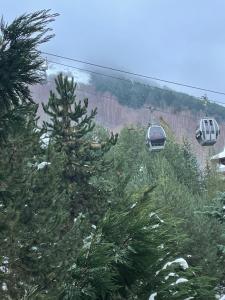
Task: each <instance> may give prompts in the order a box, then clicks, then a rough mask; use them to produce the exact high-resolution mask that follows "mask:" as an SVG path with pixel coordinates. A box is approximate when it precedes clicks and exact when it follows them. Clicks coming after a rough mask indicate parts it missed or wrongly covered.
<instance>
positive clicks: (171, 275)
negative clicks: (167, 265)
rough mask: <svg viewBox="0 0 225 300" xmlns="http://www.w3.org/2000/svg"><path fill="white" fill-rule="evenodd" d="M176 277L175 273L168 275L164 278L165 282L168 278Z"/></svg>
mask: <svg viewBox="0 0 225 300" xmlns="http://www.w3.org/2000/svg"><path fill="white" fill-rule="evenodd" d="M177 276H178V275H177V274H176V273H169V274H168V275H167V276H166V277H165V280H167V279H168V278H169V277H177Z"/></svg>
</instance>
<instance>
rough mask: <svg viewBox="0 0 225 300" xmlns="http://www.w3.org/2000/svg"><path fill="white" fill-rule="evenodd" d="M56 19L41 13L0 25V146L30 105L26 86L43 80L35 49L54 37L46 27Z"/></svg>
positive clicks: (29, 95) (47, 11) (2, 22)
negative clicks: (28, 104)
mask: <svg viewBox="0 0 225 300" xmlns="http://www.w3.org/2000/svg"><path fill="white" fill-rule="evenodd" d="M56 16H57V14H50V13H49V10H42V11H38V12H35V13H31V14H24V15H22V16H20V17H18V18H17V19H15V20H14V21H13V22H12V23H11V24H9V25H7V24H6V23H5V22H4V21H3V19H2V21H1V23H0V107H1V111H0V143H1V141H2V139H3V138H5V136H6V135H7V134H8V133H9V130H10V129H11V131H12V130H14V129H15V128H16V126H15V124H18V122H19V121H20V119H21V117H22V116H23V115H24V113H26V110H27V105H26V104H27V103H32V102H33V100H32V98H31V94H30V90H29V86H30V85H33V84H36V83H41V82H42V81H43V79H44V69H43V62H44V60H43V58H42V57H41V56H40V51H39V50H38V46H39V45H41V44H42V43H45V42H47V41H49V40H50V39H51V38H52V37H53V35H52V34H48V32H49V31H50V28H48V27H47V26H48V24H49V23H51V22H52V21H54V19H55V17H56Z"/></svg>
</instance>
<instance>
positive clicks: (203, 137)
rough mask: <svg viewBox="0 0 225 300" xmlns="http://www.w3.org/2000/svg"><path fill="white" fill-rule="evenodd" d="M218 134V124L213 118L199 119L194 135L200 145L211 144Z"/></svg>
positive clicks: (214, 141)
mask: <svg viewBox="0 0 225 300" xmlns="http://www.w3.org/2000/svg"><path fill="white" fill-rule="evenodd" d="M219 134H220V129H219V125H218V123H217V122H216V120H215V119H213V118H204V119H201V120H200V122H199V125H198V127H197V129H196V133H195V137H196V139H197V141H198V142H199V144H200V145H202V146H212V145H214V144H215V143H216V141H217V138H218V136H219Z"/></svg>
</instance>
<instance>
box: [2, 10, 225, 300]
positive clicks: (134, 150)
mask: <svg viewBox="0 0 225 300" xmlns="http://www.w3.org/2000/svg"><path fill="white" fill-rule="evenodd" d="M56 16H57V15H55V14H51V13H50V11H45V10H44V11H40V12H36V13H32V14H25V15H23V16H21V17H19V18H17V19H16V20H15V21H13V22H12V24H9V25H7V24H4V23H2V25H1V35H2V39H1V41H0V105H1V107H2V109H1V111H0V129H1V130H0V240H1V244H0V299H3V300H8V299H10V300H11V299H13V300H14V299H20V300H28V299H36V300H51V299H52V300H53V299H64V300H73V299H75V300H79V299H80V300H92V299H96V300H125V299H128V300H132V299H141V300H142V299H143V300H145V299H149V300H161V299H163V300H170V299H171V300H173V299H174V300H175V299H179V300H190V299H197V300H206V299H207V300H211V299H212V300H213V299H215V297H217V299H220V298H221V297H222V294H223V289H224V285H225V282H224V281H225V273H224V262H225V239H224V231H225V223H224V220H225V219H224V205H225V188H224V181H223V180H222V179H221V178H220V177H218V175H217V173H216V172H215V170H214V169H213V168H211V167H210V166H209V165H208V166H207V167H206V168H205V169H204V170H200V169H199V167H198V164H197V160H196V158H195V156H194V155H193V154H192V151H191V145H190V143H189V142H188V141H187V140H184V141H183V143H179V144H178V143H177V141H176V137H175V136H174V134H173V132H172V131H170V129H169V127H168V128H167V133H168V142H167V147H166V148H165V150H163V151H161V152H156V153H150V152H149V149H148V148H146V147H145V146H144V145H143V140H144V137H145V133H146V130H145V128H144V127H143V126H142V125H141V124H140V125H139V126H132V127H131V126H129V128H126V127H125V128H123V129H122V130H121V131H120V133H119V135H117V134H113V133H111V132H110V131H109V130H108V129H107V128H105V127H103V126H101V125H96V123H95V120H96V118H97V116H98V112H97V109H94V108H92V107H90V103H91V96H90V97H89V99H88V98H80V96H81V92H80V91H78V89H79V87H77V84H76V82H75V81H74V79H73V78H68V77H67V76H64V75H63V74H59V75H58V76H57V77H56V79H55V85H54V89H52V90H51V91H50V93H49V94H48V100H47V101H45V103H43V105H42V108H43V110H42V114H43V120H45V121H44V122H39V121H38V117H39V116H38V112H37V111H38V107H37V104H36V103H35V98H33V97H32V95H33V94H31V92H30V89H29V87H30V85H37V84H40V85H39V88H41V87H42V88H43V89H44V87H43V86H42V85H41V84H42V83H43V81H44V78H45V76H44V75H45V74H44V68H43V62H44V59H43V58H42V57H41V55H40V52H39V50H38V49H39V46H40V44H42V43H44V42H46V41H48V40H49V39H50V38H52V37H53V36H52V35H48V32H49V29H48V26H50V24H51V22H52V21H53V20H54V19H55V18H56ZM89 88H90V87H89ZM46 91H47V89H46ZM78 95H79V96H78ZM92 105H93V102H92ZM221 299H222V298H221Z"/></svg>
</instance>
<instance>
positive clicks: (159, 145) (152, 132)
mask: <svg viewBox="0 0 225 300" xmlns="http://www.w3.org/2000/svg"><path fill="white" fill-rule="evenodd" d="M146 144H147V146H148V147H149V150H150V151H160V150H162V149H164V148H165V144H166V133H165V130H164V129H163V128H162V126H160V125H151V126H150V127H149V128H148V131H147V135H146Z"/></svg>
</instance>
